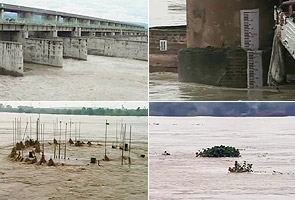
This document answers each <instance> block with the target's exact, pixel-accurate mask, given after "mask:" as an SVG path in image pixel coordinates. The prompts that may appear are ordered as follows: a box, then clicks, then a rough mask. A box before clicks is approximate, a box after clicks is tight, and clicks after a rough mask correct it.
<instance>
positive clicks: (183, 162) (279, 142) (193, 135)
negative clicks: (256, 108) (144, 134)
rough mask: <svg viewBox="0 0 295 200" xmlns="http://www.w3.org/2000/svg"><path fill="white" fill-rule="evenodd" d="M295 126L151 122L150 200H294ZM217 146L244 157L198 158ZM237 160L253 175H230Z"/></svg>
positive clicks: (285, 121) (288, 121)
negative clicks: (237, 151) (248, 165)
mask: <svg viewBox="0 0 295 200" xmlns="http://www.w3.org/2000/svg"><path fill="white" fill-rule="evenodd" d="M294 121H295V117H282V118H230V117H229V118H216V117H186V118H167V117H151V118H150V122H149V123H150V137H149V152H150V179H149V180H150V199H224V200H228V199H294V198H295V167H294V163H295V151H294V150H295V134H294V129H295V123H294ZM215 145H230V146H235V147H236V148H238V149H240V153H241V157H240V158H196V157H195V152H197V151H198V150H201V149H203V148H208V147H212V146H215ZM164 150H167V151H168V152H170V153H171V156H163V155H161V154H162V152H163V151H164ZM235 160H238V161H239V162H243V161H247V162H248V163H252V164H253V170H254V172H253V173H243V174H230V173H228V167H232V166H233V165H234V161H235ZM274 171H276V172H274ZM279 172H280V173H279ZM281 173H282V174H281Z"/></svg>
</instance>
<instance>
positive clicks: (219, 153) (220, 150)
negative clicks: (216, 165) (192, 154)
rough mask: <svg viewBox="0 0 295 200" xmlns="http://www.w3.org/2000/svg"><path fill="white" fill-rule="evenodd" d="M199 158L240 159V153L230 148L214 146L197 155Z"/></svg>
mask: <svg viewBox="0 0 295 200" xmlns="http://www.w3.org/2000/svg"><path fill="white" fill-rule="evenodd" d="M196 156H197V157H216V158H218V157H239V156H240V151H239V150H238V149H236V148H235V147H230V146H227V147H226V146H223V145H221V146H214V147H212V148H207V149H204V150H202V151H199V152H197V153H196Z"/></svg>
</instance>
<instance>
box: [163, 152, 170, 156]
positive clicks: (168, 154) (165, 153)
mask: <svg viewBox="0 0 295 200" xmlns="http://www.w3.org/2000/svg"><path fill="white" fill-rule="evenodd" d="M162 155H164V156H170V153H168V152H167V151H164V153H163V154H162Z"/></svg>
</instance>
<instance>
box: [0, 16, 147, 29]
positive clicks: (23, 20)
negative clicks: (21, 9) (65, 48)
mask: <svg viewBox="0 0 295 200" xmlns="http://www.w3.org/2000/svg"><path fill="white" fill-rule="evenodd" d="M0 21H1V22H2V23H7V24H11V23H15V24H23V23H26V24H32V25H41V26H48V25H54V26H71V27H77V26H79V27H85V28H99V29H111V30H126V31H147V30H146V29H143V28H130V27H121V26H106V25H99V24H85V23H74V22H59V21H51V20H43V19H42V20H41V21H36V20H32V19H27V18H18V19H11V18H0Z"/></svg>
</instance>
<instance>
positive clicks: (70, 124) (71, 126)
mask: <svg viewBox="0 0 295 200" xmlns="http://www.w3.org/2000/svg"><path fill="white" fill-rule="evenodd" d="M71 138H72V119H70V139H71Z"/></svg>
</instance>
